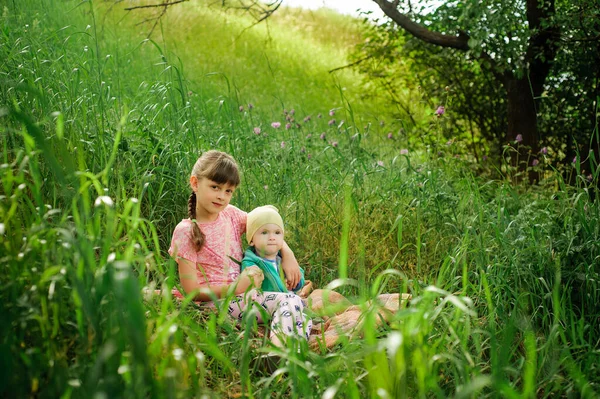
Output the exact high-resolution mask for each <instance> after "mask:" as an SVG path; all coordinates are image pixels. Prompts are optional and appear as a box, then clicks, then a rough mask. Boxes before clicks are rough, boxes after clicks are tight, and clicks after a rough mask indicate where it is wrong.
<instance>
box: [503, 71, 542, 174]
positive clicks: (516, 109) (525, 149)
mask: <svg viewBox="0 0 600 399" xmlns="http://www.w3.org/2000/svg"><path fill="white" fill-rule="evenodd" d="M505 87H506V92H507V100H508V101H507V102H508V113H507V115H508V130H507V136H506V140H507V142H508V143H511V144H513V143H514V142H515V140H516V139H517V136H518V135H520V137H521V138H522V141H521V142H520V143H518V144H517V145H516V146H515V148H517V149H518V153H519V155H518V157H517V156H513V157H512V158H513V160H512V162H513V166H517V167H518V168H519V169H520V170H524V169H525V168H526V167H527V166H531V162H532V161H533V159H534V158H535V157H536V156H537V155H536V154H537V153H538V151H539V135H538V129H537V112H536V105H535V100H534V98H533V93H532V90H531V86H530V83H529V79H527V77H524V78H520V79H517V78H514V77H513V78H509V79H507V80H506V82H505ZM523 162H525V163H526V164H523ZM538 178H539V176H538V174H537V173H533V171H530V173H529V180H530V182H533V181H536V180H538Z"/></svg>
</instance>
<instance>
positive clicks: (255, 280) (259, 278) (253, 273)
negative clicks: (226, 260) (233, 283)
mask: <svg viewBox="0 0 600 399" xmlns="http://www.w3.org/2000/svg"><path fill="white" fill-rule="evenodd" d="M242 274H243V275H245V276H246V277H248V278H249V279H250V281H251V284H252V285H253V286H254V287H255V288H260V286H261V285H262V282H263V280H264V279H265V275H264V274H263V272H262V270H260V268H259V267H258V266H250V267H248V268H246V269H244V271H243V272H242Z"/></svg>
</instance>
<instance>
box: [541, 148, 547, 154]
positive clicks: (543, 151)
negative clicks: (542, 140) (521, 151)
mask: <svg viewBox="0 0 600 399" xmlns="http://www.w3.org/2000/svg"><path fill="white" fill-rule="evenodd" d="M540 153H541V154H544V155H546V154H548V147H542V149H541V150H540Z"/></svg>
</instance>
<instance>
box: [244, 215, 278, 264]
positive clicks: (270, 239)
mask: <svg viewBox="0 0 600 399" xmlns="http://www.w3.org/2000/svg"><path fill="white" fill-rule="evenodd" d="M250 245H253V246H254V248H255V249H256V253H257V254H258V256H262V257H263V258H267V259H275V258H276V257H277V253H278V252H279V250H280V249H281V247H283V230H282V229H281V227H279V226H277V225H276V224H274V223H268V224H264V225H262V226H260V228H259V229H258V230H256V233H254V237H252V241H250Z"/></svg>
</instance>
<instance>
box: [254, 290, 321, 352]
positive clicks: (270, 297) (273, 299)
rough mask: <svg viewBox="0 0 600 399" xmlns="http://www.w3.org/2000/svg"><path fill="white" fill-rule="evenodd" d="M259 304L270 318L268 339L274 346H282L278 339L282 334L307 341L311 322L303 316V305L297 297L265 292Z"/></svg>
mask: <svg viewBox="0 0 600 399" xmlns="http://www.w3.org/2000/svg"><path fill="white" fill-rule="evenodd" d="M259 303H260V304H261V306H262V307H263V308H265V309H266V310H267V312H268V313H269V314H270V315H271V317H272V320H271V335H270V339H271V341H273V343H274V344H275V345H277V346H282V342H281V340H280V338H279V337H278V334H282V333H283V334H285V335H290V336H298V337H303V338H305V339H308V337H309V335H310V330H311V328H312V320H311V319H310V318H308V317H307V316H306V314H304V307H305V304H304V302H303V301H302V298H300V297H299V296H298V295H296V294H287V293H283V292H265V293H263V294H262V301H260V302H259Z"/></svg>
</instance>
